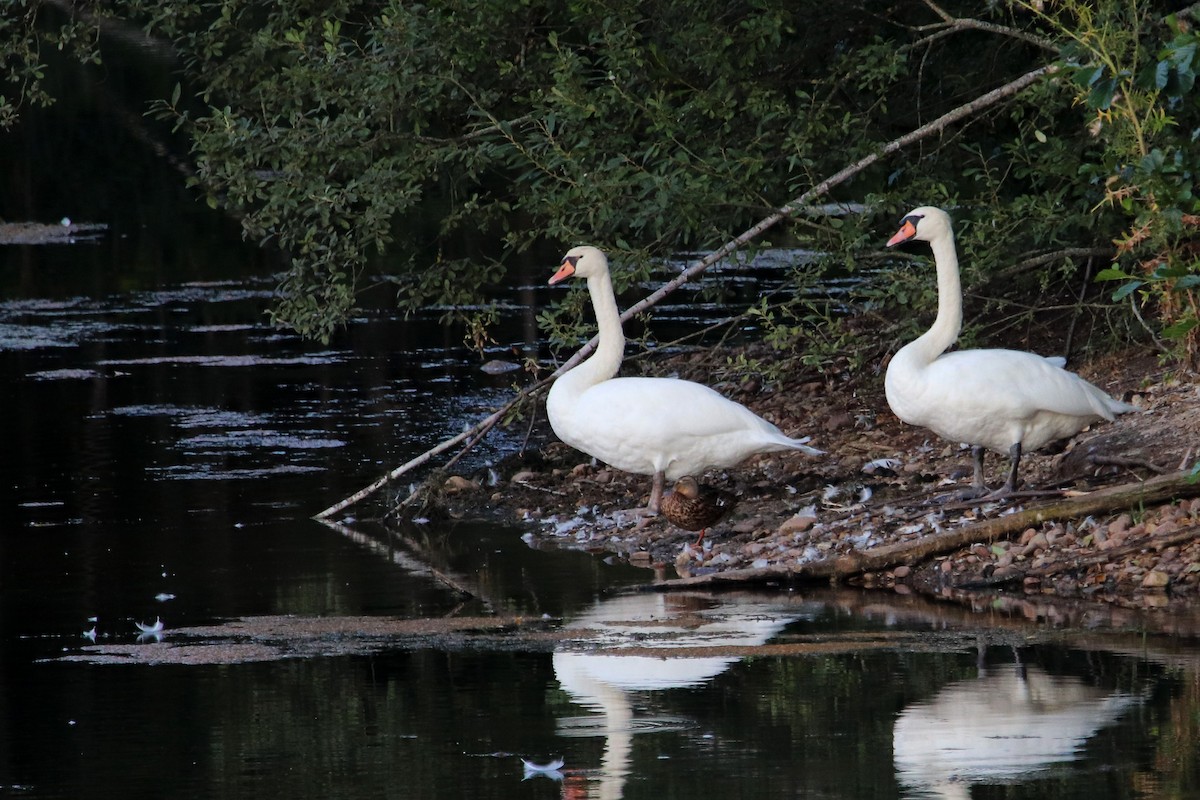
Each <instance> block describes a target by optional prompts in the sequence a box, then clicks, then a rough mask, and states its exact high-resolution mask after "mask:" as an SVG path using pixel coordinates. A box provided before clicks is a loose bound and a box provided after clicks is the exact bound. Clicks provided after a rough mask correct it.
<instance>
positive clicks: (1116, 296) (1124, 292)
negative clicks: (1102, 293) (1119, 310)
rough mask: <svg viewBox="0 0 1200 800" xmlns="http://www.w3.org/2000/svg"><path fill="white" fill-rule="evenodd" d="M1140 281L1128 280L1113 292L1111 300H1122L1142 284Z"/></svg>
mask: <svg viewBox="0 0 1200 800" xmlns="http://www.w3.org/2000/svg"><path fill="white" fill-rule="evenodd" d="M1142 283H1143V282H1142V281H1130V282H1129V283H1127V284H1125V285H1124V286H1122V287H1121V288H1120V289H1117V290H1116V291H1115V292H1113V301H1114V302H1118V301H1121V300H1124V299H1125V298H1126V297H1128V296H1129V295H1131V294H1133V293H1134V292H1135V291H1137V289H1138V288H1139V287H1140V286H1141V285H1142Z"/></svg>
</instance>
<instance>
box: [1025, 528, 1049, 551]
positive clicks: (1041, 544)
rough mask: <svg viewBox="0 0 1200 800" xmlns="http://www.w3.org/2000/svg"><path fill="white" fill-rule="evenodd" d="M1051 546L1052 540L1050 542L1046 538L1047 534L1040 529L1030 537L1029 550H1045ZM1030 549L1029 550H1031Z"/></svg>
mask: <svg viewBox="0 0 1200 800" xmlns="http://www.w3.org/2000/svg"><path fill="white" fill-rule="evenodd" d="M1049 546H1050V542H1048V541H1047V540H1046V534H1044V533H1042V532H1041V531H1038V532H1037V533H1035V534H1034V535H1033V536H1032V537H1031V538H1030V539H1029V544H1028V548H1029V551H1032V550H1045V549H1046V548H1047V547H1049ZM1029 551H1027V552H1029Z"/></svg>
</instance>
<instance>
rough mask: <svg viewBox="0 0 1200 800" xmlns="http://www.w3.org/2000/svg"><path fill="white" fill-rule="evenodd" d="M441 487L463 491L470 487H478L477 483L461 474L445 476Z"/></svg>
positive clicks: (450, 490) (447, 489)
mask: <svg viewBox="0 0 1200 800" xmlns="http://www.w3.org/2000/svg"><path fill="white" fill-rule="evenodd" d="M442 488H443V489H445V490H446V491H447V492H465V491H469V490H471V489H478V488H479V484H477V483H476V482H475V481H473V480H470V479H469V478H464V477H463V476H462V475H451V476H450V477H449V478H446V482H445V484H443V485H442Z"/></svg>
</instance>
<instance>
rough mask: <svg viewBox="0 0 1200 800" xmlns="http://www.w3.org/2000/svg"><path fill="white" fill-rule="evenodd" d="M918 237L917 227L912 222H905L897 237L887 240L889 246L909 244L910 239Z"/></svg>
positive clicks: (897, 232)
mask: <svg viewBox="0 0 1200 800" xmlns="http://www.w3.org/2000/svg"><path fill="white" fill-rule="evenodd" d="M916 235H917V226H916V225H914V224H913V223H912V220H908V219H906V220H904V224H903V225H901V226H900V230H898V231H896V235H895V236H893V237H892V238H890V239H888V240H887V246H888V247H892V246H893V245H897V244H900V243H901V242H907V241H908V240H909V239H911V238H912V237H914V236H916Z"/></svg>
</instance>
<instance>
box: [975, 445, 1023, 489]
mask: <svg viewBox="0 0 1200 800" xmlns="http://www.w3.org/2000/svg"><path fill="white" fill-rule="evenodd" d="M1008 458H1009V460H1010V462H1011V464H1010V465H1009V468H1008V480H1006V481H1005V482H1004V485H1003V486H1001V487H1000V488H999V489H997V490H996V491H994V492H992V493H991V494H989V495H988V496H987V497H984V498H981V499H983V500H1001V499H1003V498H1005V497H1008V496H1009V495H1010V494H1012V493H1013V492H1015V491H1016V490H1017V468H1018V467H1020V466H1021V443H1020V442H1017V443H1016V444H1014V445H1013V446H1012V447H1010V448H1008Z"/></svg>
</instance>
